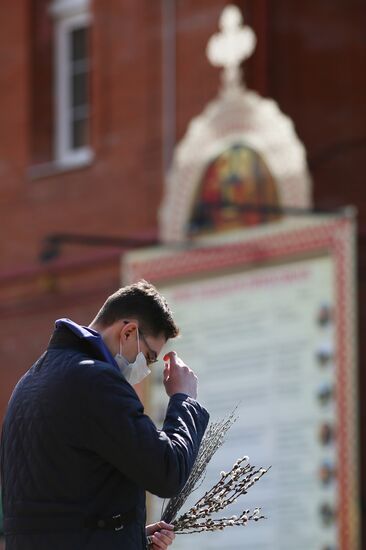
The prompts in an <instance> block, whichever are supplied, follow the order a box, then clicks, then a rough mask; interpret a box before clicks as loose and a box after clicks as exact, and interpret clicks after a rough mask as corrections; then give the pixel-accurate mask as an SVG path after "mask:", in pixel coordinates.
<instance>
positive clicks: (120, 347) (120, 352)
mask: <svg viewBox="0 0 366 550" xmlns="http://www.w3.org/2000/svg"><path fill="white" fill-rule="evenodd" d="M119 354H120V355H121V356H122V341H121V335H119Z"/></svg>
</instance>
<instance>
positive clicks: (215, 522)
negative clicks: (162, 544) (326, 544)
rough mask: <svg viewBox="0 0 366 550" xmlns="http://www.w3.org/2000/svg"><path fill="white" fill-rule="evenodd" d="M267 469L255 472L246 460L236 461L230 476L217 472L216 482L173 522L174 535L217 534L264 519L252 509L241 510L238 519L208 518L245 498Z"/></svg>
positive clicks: (258, 512) (226, 473)
mask: <svg viewBox="0 0 366 550" xmlns="http://www.w3.org/2000/svg"><path fill="white" fill-rule="evenodd" d="M268 469H269V468H267V469H266V468H258V469H255V468H254V466H251V465H250V463H249V458H248V457H247V456H244V457H243V458H240V459H238V460H237V461H236V462H235V464H234V466H233V467H232V469H231V470H230V472H221V478H220V479H219V481H218V482H217V483H216V484H215V485H214V486H213V487H212V488H211V489H210V490H209V491H207V492H206V493H205V494H204V495H203V496H202V497H201V498H200V499H199V500H198V501H197V502H196V504H195V505H194V506H192V508H191V509H190V510H188V512H186V513H185V514H182V515H181V516H180V517H179V518H178V519H176V520H174V521H173V525H174V531H175V533H177V534H190V533H199V532H201V531H218V530H222V529H224V528H225V527H231V526H234V525H246V524H247V523H248V521H250V520H253V521H258V520H259V519H264V516H262V515H261V509H260V508H255V510H253V512H251V511H250V510H244V511H243V512H242V513H241V514H240V516H239V517H237V516H231V517H229V518H219V519H212V518H211V517H210V516H211V515H212V514H214V513H216V512H219V511H220V510H223V509H224V508H226V507H227V506H230V504H233V503H234V502H236V500H237V498H238V497H239V496H240V495H245V494H246V493H247V491H248V489H249V488H250V487H251V486H252V485H254V483H256V482H257V481H258V480H259V479H260V478H261V477H262V476H263V475H264V474H265V473H267V472H268Z"/></svg>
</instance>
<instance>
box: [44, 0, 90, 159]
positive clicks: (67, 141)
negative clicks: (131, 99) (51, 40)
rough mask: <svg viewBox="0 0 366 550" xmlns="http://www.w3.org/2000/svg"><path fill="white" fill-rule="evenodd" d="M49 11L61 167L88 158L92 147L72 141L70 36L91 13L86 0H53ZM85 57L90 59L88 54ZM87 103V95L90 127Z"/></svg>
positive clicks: (85, 23)
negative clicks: (51, 17) (53, 43)
mask: <svg viewBox="0 0 366 550" xmlns="http://www.w3.org/2000/svg"><path fill="white" fill-rule="evenodd" d="M74 2H75V0H74ZM51 13H52V15H53V16H54V18H55V61H54V62H55V88H54V103H55V143H54V153H55V162H56V163H57V164H58V165H59V166H60V167H77V166H82V165H84V164H88V163H90V162H91V160H92V159H93V150H92V148H91V146H90V143H89V144H87V145H83V146H81V147H77V148H75V147H73V144H72V142H73V135H72V122H71V118H70V114H71V112H72V92H71V86H70V82H71V67H72V63H71V62H70V59H71V56H70V53H71V52H70V45H71V40H70V36H71V33H72V32H73V31H74V30H76V29H80V28H86V29H87V28H89V27H90V24H91V21H92V17H91V14H90V12H89V1H87V0H83V1H80V0H79V1H78V0H77V1H76V3H70V2H69V1H67V0H66V1H65V0H58V1H57V0H56V2H54V3H53V5H52V7H51ZM88 59H89V60H90V55H89V56H88ZM89 74H90V72H89ZM90 103H91V102H90V96H89V114H88V120H89V127H90V106H91V105H90Z"/></svg>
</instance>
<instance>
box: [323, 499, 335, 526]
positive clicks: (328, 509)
mask: <svg viewBox="0 0 366 550" xmlns="http://www.w3.org/2000/svg"><path fill="white" fill-rule="evenodd" d="M319 515H320V518H321V521H322V523H323V525H324V526H327V527H328V526H330V525H333V524H334V523H335V521H336V518H337V513H336V510H335V508H334V506H332V505H331V504H329V503H328V502H324V503H323V504H321V505H320V507H319Z"/></svg>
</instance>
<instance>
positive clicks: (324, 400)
mask: <svg viewBox="0 0 366 550" xmlns="http://www.w3.org/2000/svg"><path fill="white" fill-rule="evenodd" d="M334 396H335V391H334V387H333V386H332V385H331V384H328V383H325V384H322V385H321V386H320V387H319V388H318V391H317V398H318V400H319V403H320V405H323V406H325V405H328V403H330V402H331V401H332V400H333V399H334Z"/></svg>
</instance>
